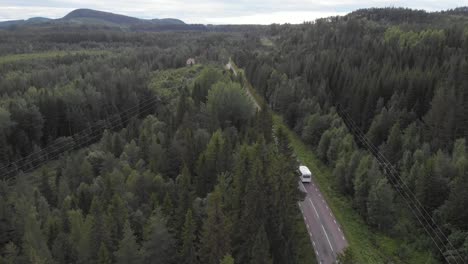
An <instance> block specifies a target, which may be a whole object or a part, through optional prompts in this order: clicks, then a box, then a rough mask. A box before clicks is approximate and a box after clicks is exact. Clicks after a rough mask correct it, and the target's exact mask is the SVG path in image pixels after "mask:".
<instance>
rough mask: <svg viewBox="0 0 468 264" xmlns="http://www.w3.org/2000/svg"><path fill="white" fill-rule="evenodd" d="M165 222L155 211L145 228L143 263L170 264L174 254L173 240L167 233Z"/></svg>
mask: <svg viewBox="0 0 468 264" xmlns="http://www.w3.org/2000/svg"><path fill="white" fill-rule="evenodd" d="M165 222H166V221H165V219H164V218H163V217H162V215H161V213H159V212H158V211H157V210H155V211H154V212H153V215H152V216H151V218H150V220H149V221H148V224H147V226H146V228H145V239H144V243H143V249H144V261H143V263H148V264H150V263H160V264H168V263H172V261H173V259H174V254H175V253H176V252H175V245H174V238H173V237H172V235H171V234H170V233H169V231H168V229H167V226H166V223H165Z"/></svg>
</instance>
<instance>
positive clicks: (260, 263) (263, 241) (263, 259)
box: [249, 225, 273, 264]
mask: <svg viewBox="0 0 468 264" xmlns="http://www.w3.org/2000/svg"><path fill="white" fill-rule="evenodd" d="M249 263H251V264H272V263H273V261H272V259H271V254H270V243H269V241H268V238H267V235H266V232H265V227H264V226H263V225H262V226H260V228H258V231H257V233H256V235H255V238H254V242H253V246H252V248H251V251H250V261H249Z"/></svg>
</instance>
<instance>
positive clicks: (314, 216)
mask: <svg viewBox="0 0 468 264" xmlns="http://www.w3.org/2000/svg"><path fill="white" fill-rule="evenodd" d="M299 188H300V189H301V190H302V191H303V192H305V193H306V194H307V196H306V197H305V199H304V201H302V202H299V208H300V209H301V212H302V215H303V216H304V221H305V223H306V227H307V230H308V232H309V237H310V240H311V242H312V245H313V248H314V251H315V255H316V256H317V262H318V263H322V264H330V263H335V261H336V257H337V255H338V254H339V253H341V252H342V251H343V250H344V249H345V248H346V247H347V246H348V242H347V241H346V238H345V237H344V234H343V230H342V229H341V227H340V225H339V223H338V222H337V221H336V219H335V216H334V215H333V213H332V211H331V210H330V208H329V207H328V205H327V203H326V201H325V199H324V198H323V195H322V193H321V192H320V190H319V189H318V187H317V185H316V184H315V183H314V178H313V176H312V182H311V183H302V182H299Z"/></svg>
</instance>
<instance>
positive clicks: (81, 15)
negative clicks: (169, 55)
mask: <svg viewBox="0 0 468 264" xmlns="http://www.w3.org/2000/svg"><path fill="white" fill-rule="evenodd" d="M45 23H52V24H87V25H104V26H111V27H124V28H129V27H134V26H145V27H151V26H155V25H158V26H159V25H162V26H169V25H170V26H174V25H179V26H181V25H186V24H185V23H184V22H183V21H182V20H179V19H175V18H163V19H140V18H136V17H130V16H125V15H120V14H114V13H110V12H103V11H98V10H92V9H76V10H73V11H72V12H70V13H68V14H67V15H66V16H64V17H63V18H59V19H49V18H44V17H34V18H30V19H28V20H12V21H5V22H0V28H10V27H17V26H31V25H38V24H45Z"/></svg>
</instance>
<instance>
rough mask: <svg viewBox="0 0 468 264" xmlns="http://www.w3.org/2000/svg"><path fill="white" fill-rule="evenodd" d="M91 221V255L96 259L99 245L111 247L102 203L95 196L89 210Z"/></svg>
mask: <svg viewBox="0 0 468 264" xmlns="http://www.w3.org/2000/svg"><path fill="white" fill-rule="evenodd" d="M90 215H91V217H92V218H91V219H92V232H91V238H92V239H91V253H92V256H93V258H95V259H96V258H97V256H98V253H99V248H100V245H101V243H104V245H106V246H108V245H111V239H110V233H109V229H108V226H107V225H106V218H105V217H106V215H105V211H104V208H103V206H102V201H101V200H100V199H99V198H98V197H97V196H95V197H94V199H93V201H92V203H91V209H90Z"/></svg>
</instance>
